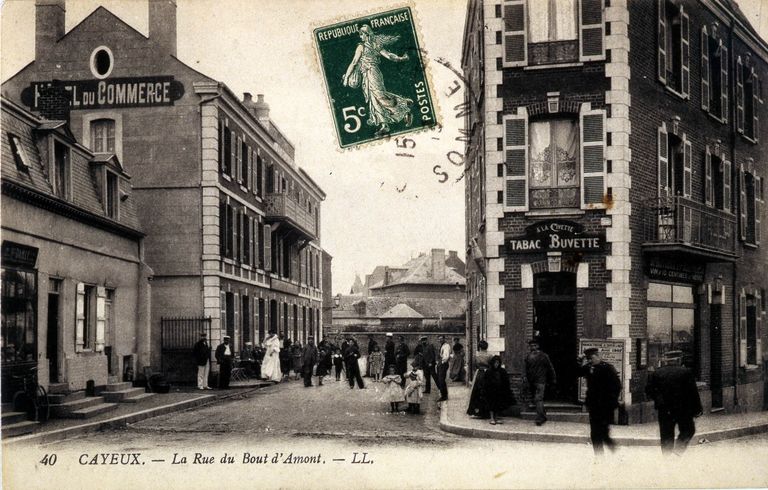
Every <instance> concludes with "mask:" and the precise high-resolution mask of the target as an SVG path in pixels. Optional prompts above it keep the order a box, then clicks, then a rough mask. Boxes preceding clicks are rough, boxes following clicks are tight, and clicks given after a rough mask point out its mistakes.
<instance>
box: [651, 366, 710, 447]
mask: <svg viewBox="0 0 768 490" xmlns="http://www.w3.org/2000/svg"><path fill="white" fill-rule="evenodd" d="M682 360H683V353H682V351H668V352H665V353H664V358H663V359H662V363H663V365H662V366H661V367H660V368H658V369H657V370H656V371H654V372H653V373H652V374H651V376H650V379H649V380H648V384H647V385H646V386H645V393H646V395H648V397H649V398H651V399H652V400H653V403H654V407H655V408H656V410H657V411H658V416H659V437H660V438H661V452H662V453H664V454H670V453H672V452H674V453H676V454H678V455H680V454H682V453H683V452H684V451H685V449H686V448H687V447H688V442H690V440H691V439H692V438H693V435H694V434H695V433H696V425H695V424H694V422H693V418H694V417H698V416H699V415H701V413H702V410H703V409H702V407H701V398H699V389H698V388H697V387H696V380H695V379H694V378H693V373H691V371H690V370H689V369H687V368H686V367H684V366H682V365H681V362H682ZM675 425H677V427H678V429H679V430H680V434H679V435H678V437H677V442H675Z"/></svg>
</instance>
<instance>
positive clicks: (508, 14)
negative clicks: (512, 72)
mask: <svg viewBox="0 0 768 490" xmlns="http://www.w3.org/2000/svg"><path fill="white" fill-rule="evenodd" d="M503 8H504V25H503V31H504V32H503V34H504V62H503V66H504V67H505V68H507V67H515V66H525V65H526V64H527V63H528V35H527V31H526V1H525V0H505V2H504V5H503Z"/></svg>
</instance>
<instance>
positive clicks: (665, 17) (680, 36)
mask: <svg viewBox="0 0 768 490" xmlns="http://www.w3.org/2000/svg"><path fill="white" fill-rule="evenodd" d="M657 5H658V8H657V14H658V27H657V33H658V40H657V57H658V61H657V63H658V79H659V81H661V82H662V83H663V84H665V85H666V86H667V87H668V88H670V89H671V90H673V91H674V92H676V93H677V94H679V95H681V96H683V97H686V98H687V97H688V96H689V94H690V91H691V90H690V48H689V46H690V44H689V41H690V20H689V18H688V14H687V13H685V11H684V9H683V7H682V5H680V6H678V5H676V4H675V3H674V2H672V1H671V0H657Z"/></svg>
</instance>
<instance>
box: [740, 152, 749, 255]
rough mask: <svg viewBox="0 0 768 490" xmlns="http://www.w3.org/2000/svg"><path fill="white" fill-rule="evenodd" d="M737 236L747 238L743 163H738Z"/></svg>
mask: <svg viewBox="0 0 768 490" xmlns="http://www.w3.org/2000/svg"><path fill="white" fill-rule="evenodd" d="M739 237H740V238H741V239H742V240H746V239H747V187H746V175H745V174H744V165H739Z"/></svg>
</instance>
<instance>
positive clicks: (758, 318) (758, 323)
mask: <svg viewBox="0 0 768 490" xmlns="http://www.w3.org/2000/svg"><path fill="white" fill-rule="evenodd" d="M762 304H763V301H762V295H761V294H760V289H759V288H758V289H756V290H755V305H756V306H755V337H756V338H757V342H756V344H757V345H756V346H755V351H756V352H755V358H756V359H757V364H758V365H759V364H760V363H761V362H762V360H763V342H762V340H761V339H762V335H763V310H762V307H761V305H762Z"/></svg>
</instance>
